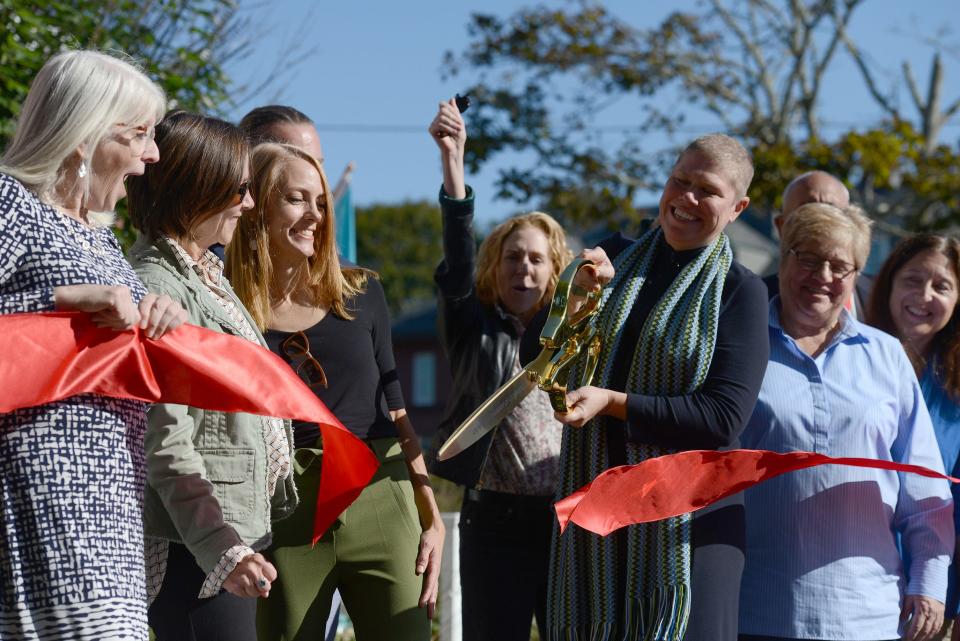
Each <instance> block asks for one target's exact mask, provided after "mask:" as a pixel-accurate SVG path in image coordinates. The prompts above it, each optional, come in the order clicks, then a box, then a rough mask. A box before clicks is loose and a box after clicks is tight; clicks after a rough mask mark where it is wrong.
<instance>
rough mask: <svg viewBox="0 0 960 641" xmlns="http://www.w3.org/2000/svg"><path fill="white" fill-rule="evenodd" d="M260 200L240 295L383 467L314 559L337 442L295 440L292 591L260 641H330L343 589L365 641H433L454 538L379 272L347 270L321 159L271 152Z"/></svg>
mask: <svg viewBox="0 0 960 641" xmlns="http://www.w3.org/2000/svg"><path fill="white" fill-rule="evenodd" d="M253 191H254V193H255V194H256V197H257V200H256V206H255V208H254V210H253V211H252V212H251V213H250V214H248V215H246V216H244V217H243V218H242V220H241V221H240V226H239V228H238V231H237V235H236V238H235V239H234V241H233V243H232V244H230V246H229V247H228V249H227V261H228V263H229V274H230V278H231V279H232V281H233V283H234V284H235V286H236V288H237V293H238V294H239V296H240V299H241V300H242V301H244V303H245V304H246V305H247V308H248V309H249V310H250V313H251V315H252V316H253V318H254V319H255V321H256V322H257V324H258V326H259V327H260V328H261V329H262V330H264V335H265V337H266V339H267V342H268V344H269V345H270V349H271V350H272V351H274V352H275V353H276V354H277V355H279V356H280V357H281V358H283V359H284V360H285V361H287V362H288V363H289V364H290V366H291V367H292V368H293V369H294V370H295V371H296V372H297V373H298V374H299V375H300V376H301V377H302V378H303V379H304V380H305V381H306V382H307V383H308V384H309V385H310V386H311V387H312V389H313V391H314V393H315V394H316V395H317V397H318V398H320V400H322V401H323V402H324V403H325V404H326V405H327V407H329V408H330V410H331V411H332V412H333V413H334V414H335V415H336V416H337V418H339V419H340V421H341V422H342V423H343V425H344V426H346V428H347V429H349V430H350V431H351V432H353V433H354V434H355V435H356V436H358V437H359V438H362V439H363V440H365V441H366V442H367V444H368V445H369V447H370V449H371V450H372V451H373V452H374V454H375V455H376V456H377V459H378V460H379V461H380V468H379V469H378V471H377V473H376V474H375V475H374V477H373V478H372V479H371V480H370V482H369V483H368V484H367V486H366V487H365V488H364V490H363V492H362V493H361V494H360V496H359V497H358V498H357V499H356V500H355V501H354V502H353V503H352V504H351V505H350V507H348V508H347V509H346V510H345V511H344V512H343V513H342V514H340V516H339V517H338V519H337V522H336V523H334V524H333V525H332V526H331V527H330V528H329V529H328V530H327V531H326V532H325V533H324V535H323V536H322V537H321V538H320V540H319V541H317V542H316V545H314V544H313V541H312V535H313V521H314V506H315V505H316V497H317V492H318V489H319V483H320V474H319V471H320V468H321V466H322V465H323V452H322V448H323V442H322V439H321V437H320V434H319V431H318V430H317V428H316V426H314V425H308V424H297V425H296V426H295V431H294V437H295V443H296V448H297V449H296V452H295V455H294V456H295V460H294V469H295V477H296V483H297V489H298V492H299V495H300V500H301V504H302V507H301V509H299V510H297V512H296V514H294V516H293V517H292V518H290V519H287V520H285V521H282V522H280V523H278V524H277V527H276V532H275V536H274V540H273V544H272V545H271V546H270V549H269V550H268V552H267V556H268V557H269V558H270V560H271V562H272V563H274V564H275V565H276V567H277V569H278V571H279V573H280V580H279V581H278V582H277V584H276V585H275V587H274V590H273V592H272V593H271V595H270V598H269V599H267V600H265V601H263V602H262V603H261V605H260V610H259V612H258V620H257V626H258V630H259V633H260V639H261V641H264V640H266V639H320V638H323V632H324V626H325V624H326V617H327V612H328V611H329V609H330V599H331V596H332V594H333V591H334V590H335V589H337V588H339V590H340V594H341V595H342V597H343V602H344V605H346V608H347V611H348V612H349V613H350V617H351V619H352V620H353V623H354V630H355V631H356V635H357V639H358V641H373V640H378V641H388V640H389V641H421V640H424V639H428V638H429V637H430V622H429V620H428V617H431V618H432V617H433V609H434V605H435V603H436V599H437V580H438V578H439V571H440V557H441V551H442V547H443V536H444V532H443V524H442V522H441V520H440V512H439V510H438V509H437V505H436V501H435V500H434V498H433V490H432V489H431V488H430V483H429V480H428V478H427V472H426V466H425V465H424V462H423V456H422V455H421V453H420V446H419V444H418V442H417V436H416V434H415V433H414V431H413V426H412V425H411V424H410V420H409V418H407V415H406V410H405V409H404V404H403V396H402V394H401V390H400V382H399V380H398V378H397V372H396V365H395V361H394V356H393V346H392V340H391V336H390V318H389V313H388V311H387V305H386V299H385V297H384V294H383V288H382V286H381V285H380V283H379V281H377V279H376V278H374V277H372V276H371V273H370V272H369V271H367V270H364V269H361V268H358V267H355V266H345V265H341V263H340V261H339V259H338V256H337V250H336V235H335V231H334V225H335V220H334V212H333V200H332V196H331V193H330V187H329V184H328V183H327V178H326V174H325V173H324V171H323V167H322V166H321V165H320V162H319V161H318V160H317V158H315V157H314V156H313V155H311V154H309V153H308V152H306V151H303V150H302V149H300V148H298V147H294V146H292V145H281V144H276V143H264V144H262V145H258V146H257V147H256V148H255V149H254V151H253ZM418 606H419V607H420V608H423V609H425V610H426V616H425V614H424V612H423V610H420V609H418Z"/></svg>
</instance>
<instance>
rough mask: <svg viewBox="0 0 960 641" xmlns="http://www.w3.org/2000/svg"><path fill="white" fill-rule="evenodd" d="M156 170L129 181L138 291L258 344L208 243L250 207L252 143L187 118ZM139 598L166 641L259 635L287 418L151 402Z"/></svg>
mask: <svg viewBox="0 0 960 641" xmlns="http://www.w3.org/2000/svg"><path fill="white" fill-rule="evenodd" d="M156 140H157V146H158V147H159V148H160V149H161V153H162V154H163V158H164V160H163V162H162V163H158V164H157V165H154V166H153V167H150V169H149V170H148V171H146V172H145V173H144V175H143V176H141V177H135V178H131V179H130V180H129V184H128V189H129V191H130V216H131V219H132V220H133V222H134V225H135V226H136V227H137V229H139V230H140V232H141V236H140V239H139V240H138V241H137V242H136V244H135V245H134V246H133V248H132V249H131V251H130V261H131V263H132V264H133V267H134V270H135V271H136V273H137V275H138V276H140V278H141V280H142V281H143V283H144V284H145V285H146V287H147V289H149V290H150V291H154V292H162V293H164V294H166V295H168V296H170V297H172V298H173V299H175V300H177V301H179V302H180V304H181V305H183V307H184V308H186V310H187V312H188V313H189V321H190V323H192V324H194V325H199V326H201V327H206V328H209V329H212V330H214V331H218V332H224V333H227V334H233V335H235V336H240V337H243V338H246V339H247V340H249V341H251V342H253V343H256V344H258V345H261V346H263V347H266V343H265V342H264V340H263V337H262V336H261V335H260V332H259V331H258V330H257V325H256V323H255V322H254V320H253V319H252V318H251V317H250V315H249V314H248V313H247V311H246V309H245V308H244V306H243V305H242V304H241V303H240V301H239V300H238V299H237V296H236V294H234V292H233V289H232V288H231V286H230V283H229V282H228V281H227V279H226V278H224V276H223V263H222V262H221V261H220V259H219V258H217V257H216V256H215V255H214V254H213V253H212V252H210V251H208V249H207V248H208V247H210V246H211V245H213V244H214V243H223V244H227V243H229V242H230V239H231V238H232V236H233V232H234V230H235V229H236V226H237V221H238V220H239V219H240V217H241V216H242V215H243V213H244V212H245V211H247V210H249V209H250V208H251V207H253V198H252V196H251V193H250V170H249V161H248V150H247V141H246V138H245V137H244V135H243V132H241V131H240V130H239V129H238V128H237V127H235V126H234V125H231V124H230V123H228V122H224V121H222V120H218V119H216V118H209V117H205V116H199V115H195V114H190V113H185V112H175V113H172V114H169V115H167V117H166V118H164V120H163V121H162V122H161V123H160V124H159V125H157V138H156ZM148 421H149V425H148V428H147V436H146V447H147V486H148V487H147V497H146V506H145V509H144V529H145V532H146V535H147V542H146V548H147V550H146V552H147V554H146V558H147V592H148V597H149V598H151V599H153V598H154V597H155V600H153V603H152V605H151V607H150V625H151V626H152V627H153V630H154V632H155V633H156V634H157V638H158V639H160V640H161V641H166V640H170V641H180V640H181V639H186V640H192V639H196V640H198V641H199V640H203V639H214V638H216V639H223V640H225V641H226V640H237V641H253V640H254V639H256V621H255V617H256V599H255V598H256V597H258V596H259V597H266V596H267V595H268V594H269V593H270V585H271V582H272V581H274V580H275V579H276V578H277V572H276V570H275V569H274V567H273V565H272V564H270V563H269V562H268V561H267V560H266V559H265V558H264V557H263V556H262V555H261V554H259V553H257V550H262V549H263V548H265V547H266V546H267V545H268V544H269V542H270V535H271V526H270V522H271V520H272V519H276V518H282V517H284V516H287V515H289V514H290V513H292V512H293V509H294V507H295V506H296V494H295V490H294V488H293V485H292V479H290V474H289V471H290V457H291V448H290V443H291V442H292V435H291V434H289V423H288V422H285V421H282V420H280V419H277V418H272V417H261V416H255V415H252V414H244V413H225V412H212V411H206V410H203V409H199V408H195V407H187V406H183V405H172V404H163V403H160V404H155V405H153V406H152V407H151V408H150V410H149V412H148Z"/></svg>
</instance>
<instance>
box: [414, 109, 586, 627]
mask: <svg viewBox="0 0 960 641" xmlns="http://www.w3.org/2000/svg"><path fill="white" fill-rule="evenodd" d="M429 132H430V135H431V136H432V137H433V139H434V141H435V142H436V143H437V146H438V147H439V148H440V158H441V163H442V166H443V186H442V188H441V190H440V207H441V209H442V211H443V260H442V262H441V263H440V265H439V267H437V271H436V274H435V277H434V278H435V280H436V282H437V286H438V302H439V316H440V318H439V327H440V338H441V341H442V343H443V346H444V350H445V351H446V354H447V358H448V359H449V361H450V369H451V370H452V372H453V390H452V392H451V395H450V399H449V401H448V403H447V408H446V410H445V412H444V418H443V420H442V422H441V424H440V427H439V429H438V432H437V441H436V442H437V444H440V443H443V442H444V440H446V439H447V438H448V437H449V436H450V434H451V433H452V431H453V430H454V429H456V427H457V426H458V425H459V424H460V423H461V422H462V421H463V420H464V419H465V418H467V417H468V416H469V415H470V414H471V413H472V412H473V411H474V410H475V409H476V408H477V407H478V406H479V405H480V404H481V403H483V401H484V400H485V399H486V398H487V397H488V396H490V395H491V394H492V393H493V392H494V391H495V390H496V389H497V388H498V387H500V386H501V385H503V384H504V383H506V382H507V381H508V380H509V379H510V378H512V377H513V376H514V375H515V374H516V373H517V372H518V371H519V368H520V363H519V361H518V358H517V355H518V349H519V344H520V337H521V336H522V335H523V333H524V328H525V327H526V326H527V324H528V323H529V322H530V320H531V319H532V318H533V316H534V315H535V314H536V313H537V312H538V311H540V310H541V309H542V308H543V307H544V306H545V305H546V304H547V303H548V302H549V300H550V297H551V296H552V295H553V290H554V288H555V287H556V284H557V280H558V278H559V275H560V272H561V270H563V268H564V267H565V266H566V265H567V263H568V262H570V260H571V259H572V254H571V252H570V250H569V249H568V248H567V244H566V237H565V235H564V232H563V228H562V227H560V225H559V224H557V222H556V221H555V220H554V219H553V218H551V217H550V216H548V215H547V214H544V213H541V212H534V213H530V214H526V215H523V216H517V217H514V218H511V219H509V220H507V221H506V222H504V223H501V224H500V225H499V226H497V227H496V228H495V229H494V230H493V231H492V232H491V233H490V234H489V235H488V236H487V238H486V239H485V240H484V241H483V243H482V244H481V246H480V249H479V251H478V250H477V249H476V244H475V241H474V235H473V203H474V196H473V190H472V189H470V188H469V187H468V186H467V185H466V184H465V182H464V171H463V152H464V148H465V146H466V140H467V133H466V126H465V125H464V122H463V118H462V117H461V115H460V112H459V110H458V109H457V107H456V103H455V101H454V100H450V101H448V102H442V103H440V108H439V111H438V113H437V116H436V117H435V118H434V120H433V122H432V123H431V124H430V128H429ZM474 272H476V277H474ZM561 432H562V425H561V424H560V423H559V422H557V421H556V420H555V419H554V417H553V410H552V409H551V407H550V403H549V401H548V399H547V397H546V395H545V394H540V393H533V394H530V395H529V396H527V397H526V399H524V401H523V402H522V403H521V404H520V405H518V406H517V407H516V408H515V409H514V410H513V411H512V412H511V413H510V414H509V415H508V416H507V417H506V418H505V419H504V420H503V422H501V423H500V425H498V426H497V428H496V429H495V430H493V431H492V432H490V433H489V434H488V435H486V436H484V437H483V438H482V439H480V440H479V441H478V442H477V443H475V444H473V445H472V446H470V447H469V448H467V449H466V450H465V451H464V452H463V453H461V454H459V455H457V456H456V457H454V458H451V459H448V460H446V461H434V462H433V463H432V465H431V471H432V472H433V473H435V474H437V475H438V476H441V477H444V478H446V479H449V480H451V481H454V482H455V483H459V484H460V485H463V486H465V487H466V492H465V494H464V500H463V507H462V509H461V512H460V585H461V590H462V599H463V601H462V602H463V606H462V607H463V633H464V639H466V640H468V641H473V640H476V641H480V640H484V639H504V640H506V641H511V640H513V639H517V640H519V639H523V640H526V639H527V638H529V635H530V623H531V619H532V618H533V617H534V616H536V620H537V626H538V628H539V629H540V635H541V637H544V636H545V634H546V627H545V626H546V595H547V574H548V569H549V567H548V566H549V552H550V532H551V528H552V523H553V511H552V507H551V506H552V502H553V494H554V490H555V489H556V487H557V480H558V469H557V468H558V461H559V455H560V437H561Z"/></svg>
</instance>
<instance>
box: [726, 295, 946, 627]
mask: <svg viewBox="0 0 960 641" xmlns="http://www.w3.org/2000/svg"><path fill="white" fill-rule="evenodd" d="M779 303H780V301H779V297H775V298H774V299H773V301H771V303H770V324H769V330H770V362H769V364H768V366H767V373H766V376H765V378H764V380H763V386H762V388H761V390H760V397H759V399H758V401H757V406H756V409H755V410H754V412H753V415H752V416H751V418H750V421H749V422H748V424H747V428H746V430H745V431H744V434H743V444H744V447H747V448H754V449H764V450H773V451H776V452H789V451H795V450H805V451H812V452H818V453H821V454H826V455H829V456H852V457H865V458H873V459H880V460H886V461H897V462H901V463H910V464H914V465H922V466H925V467H929V468H931V469H934V470H938V471H942V470H943V464H942V462H941V460H940V452H939V450H938V448H937V442H936V439H935V438H934V433H933V427H932V425H931V423H930V416H929V414H928V413H927V408H926V406H925V405H924V403H923V399H922V396H921V393H920V386H919V385H918V383H917V379H916V376H915V375H914V372H913V368H912V367H911V365H910V362H909V360H908V359H907V356H906V354H905V353H904V352H903V348H902V347H901V346H900V343H899V341H897V340H896V339H894V338H893V337H891V336H889V335H887V334H884V333H883V332H881V331H879V330H876V329H873V328H871V327H868V326H866V325H863V324H862V323H859V322H857V321H855V320H853V319H852V318H850V316H849V314H847V313H846V312H841V327H840V329H839V330H838V331H837V333H836V334H835V336H834V337H833V338H832V339H831V341H830V343H829V344H828V345H827V347H826V348H825V349H824V350H823V351H822V352H821V353H820V354H819V355H818V356H817V357H816V358H812V357H810V356H809V355H807V354H806V353H804V352H803V351H802V350H801V349H800V348H799V347H798V346H797V344H796V342H795V341H794V340H793V339H792V338H791V337H790V336H788V335H787V334H786V333H785V332H784V331H783V329H782V327H781V326H780V319H779ZM745 498H746V510H747V549H746V565H745V568H744V573H743V582H742V589H741V597H740V632H741V633H743V634H757V635H770V636H779V637H792V638H815V639H891V638H898V637H899V632H898V623H899V622H898V619H899V614H900V606H901V595H902V594H912V595H925V596H929V597H932V598H934V599H937V600H938V601H943V600H944V596H945V594H946V588H947V568H948V566H949V564H950V557H951V555H952V552H953V545H954V529H953V518H952V513H953V505H952V502H951V501H950V489H949V487H948V486H947V482H946V481H944V480H942V479H931V478H926V477H922V476H918V475H916V474H902V473H897V472H891V471H885V470H876V469H867V468H854V467H847V466H839V465H824V466H820V467H816V468H812V469H808V470H801V471H797V472H791V473H788V474H784V475H782V476H779V477H777V478H774V479H771V480H769V481H767V482H765V483H761V484H760V485H757V486H755V487H754V488H751V489H750V490H748V491H747V492H746V493H745ZM897 534H899V535H900V537H901V540H902V545H903V548H904V550H905V552H906V553H907V554H908V555H909V557H910V558H911V559H912V562H911V564H910V567H909V568H905V567H904V564H903V562H902V560H901V557H900V553H899V551H898V547H897Z"/></svg>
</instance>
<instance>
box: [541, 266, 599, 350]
mask: <svg viewBox="0 0 960 641" xmlns="http://www.w3.org/2000/svg"><path fill="white" fill-rule="evenodd" d="M587 265H593V261H592V260H588V259H586V258H575V259H574V260H573V261H572V262H571V263H570V264H569V265H567V266H566V267H565V268H564V270H563V271H562V272H560V277H559V278H558V279H557V288H556V290H555V291H554V292H553V299H552V300H551V301H550V312H549V313H548V315H547V322H546V323H545V324H544V326H543V330H542V331H541V332H540V344H541V345H543V346H544V347H546V348H547V349H557V348H558V347H559V346H560V344H561V343H563V342H564V341H565V340H566V338H567V337H568V336H569V334H570V333H572V332H574V331H576V330H577V329H579V327H580V326H581V325H582V324H583V322H584V321H585V320H586V319H587V318H589V317H591V316H593V315H594V314H595V313H596V312H597V308H598V306H599V304H600V291H599V290H594V291H588V292H585V295H586V301H585V302H584V304H583V307H581V308H580V309H578V310H577V312H576V313H575V314H573V316H572V317H570V318H567V303H568V302H569V301H570V296H571V294H576V293H577V292H576V291H575V289H574V288H575V287H576V286H575V285H574V284H573V279H574V278H575V277H576V275H577V272H579V271H580V270H581V269H583V268H584V267H586V266H587Z"/></svg>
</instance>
